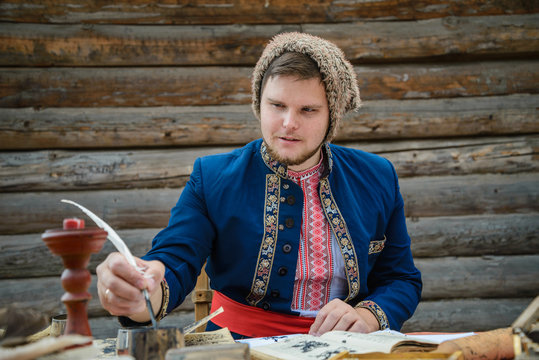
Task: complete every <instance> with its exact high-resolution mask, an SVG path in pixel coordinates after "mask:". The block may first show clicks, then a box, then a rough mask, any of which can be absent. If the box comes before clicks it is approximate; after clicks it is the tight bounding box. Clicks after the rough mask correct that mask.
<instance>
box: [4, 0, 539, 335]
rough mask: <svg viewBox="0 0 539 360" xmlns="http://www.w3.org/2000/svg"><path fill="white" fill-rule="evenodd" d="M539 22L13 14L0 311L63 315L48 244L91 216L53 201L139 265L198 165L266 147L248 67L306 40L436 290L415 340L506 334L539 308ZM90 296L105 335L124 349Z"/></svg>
mask: <svg viewBox="0 0 539 360" xmlns="http://www.w3.org/2000/svg"><path fill="white" fill-rule="evenodd" d="M538 24H539V4H538V3H537V2H536V1H499V0H491V1H485V0H466V1H456V0H422V1H414V0H402V1H395V0H379V1H365V0H355V1H346V2H342V1H330V0H321V1H316V2H311V1H302V0H286V1H284V0H272V1H270V0H265V1H264V2H261V1H258V2H255V1H247V0H219V1H214V0H212V1H207V0H200V1H188V0H183V1H157V2H149V1H146V0H129V1H126V0H114V1H112V2H96V1H88V0H86V1H85V0H78V1H77V0H56V1H48V0H42V1H37V2H35V1H29V0H5V1H2V2H1V3H0V192H1V193H0V259H1V261H0V289H1V291H0V306H6V305H8V304H16V305H18V306H20V307H25V308H34V309H36V310H38V311H41V312H43V313H46V314H48V315H53V314H55V313H58V312H61V311H62V304H61V303H60V296H61V294H62V293H63V291H62V289H61V284H60V279H59V275H60V273H61V271H62V265H61V262H60V260H59V259H58V258H56V257H54V256H52V255H51V254H50V253H49V251H48V249H47V248H46V247H45V245H44V244H43V242H42V241H41V238H40V235H41V233H42V232H43V231H44V230H45V229H49V228H55V227H59V226H60V225H61V222H62V219H63V218H64V217H68V216H74V215H77V216H81V214H80V213H79V212H78V211H76V210H75V209H74V208H73V207H70V206H68V205H65V204H62V203H60V199H63V198H67V199H72V200H75V201H77V202H80V203H82V204H84V205H85V206H87V207H89V208H90V209H92V210H94V211H95V212H96V213H97V214H98V215H100V216H101V217H102V218H104V219H105V220H106V221H107V222H109V223H110V224H111V225H112V226H114V227H115V228H117V229H118V230H119V233H120V234H121V235H122V236H123V237H124V239H125V240H126V241H127V242H128V244H129V246H130V247H131V248H132V249H133V252H134V253H135V255H139V256H140V255H143V254H144V253H145V252H146V251H147V249H148V248H149V246H150V242H151V239H152V237H153V236H154V235H155V234H156V233H157V231H159V229H160V228H162V227H164V226H165V225H166V223H167V220H168V216H169V210H170V208H171V207H172V206H173V205H174V204H175V202H176V200H177V198H178V196H179V194H180V193H181V190H182V188H183V186H184V185H185V183H186V181H187V180H188V178H189V174H190V172H191V169H192V164H193V161H194V160H195V158H197V157H199V156H203V155H207V154H213V153H217V152H222V151H227V150H229V149H232V148H235V147H238V146H241V145H243V144H245V143H247V142H248V141H250V140H253V139H256V138H258V137H259V136H260V132H259V125H258V122H257V121H256V120H255V118H254V116H253V115H252V113H251V110H250V105H249V104H250V74H251V70H252V67H253V66H254V63H255V62H256V60H257V58H258V57H259V55H260V54H261V52H262V49H263V47H264V45H265V44H266V43H267V41H268V40H269V39H270V38H271V37H272V36H273V35H275V34H277V33H279V32H283V31H302V32H308V33H311V34H314V35H319V36H322V37H325V38H327V39H329V40H332V41H334V42H335V43H336V44H338V45H339V46H340V47H341V48H342V49H343V50H344V52H345V53H346V55H347V56H348V58H349V59H350V60H351V61H352V62H353V64H354V66H355V70H356V72H357V75H358V80H359V85H360V88H361V95H362V98H363V100H364V103H365V105H364V107H363V108H362V109H361V110H360V111H359V112H357V113H355V114H352V115H351V116H349V117H347V118H346V119H345V120H344V122H343V126H342V128H341V130H340V133H339V135H338V137H337V140H336V142H338V143H340V144H345V145H348V146H351V147H354V148H360V149H364V150H367V151H371V152H374V153H378V154H380V155H382V156H385V157H387V158H388V159H389V160H391V161H392V162H393V163H394V164H395V166H396V169H397V172H398V174H399V177H400V181H401V189H402V193H403V196H404V198H405V202H406V214H407V221H408V228H409V233H410V235H411V237H412V239H413V245H412V246H413V252H414V255H415V257H416V263H417V266H418V267H419V268H420V269H421V271H422V273H423V280H424V292H423V298H422V301H421V303H420V305H419V307H418V310H417V311H416V313H415V314H414V316H413V317H412V318H411V319H410V320H409V321H408V322H407V323H406V324H405V326H404V328H403V331H429V330H430V331H481V330H489V329H494V328H499V327H505V326H509V325H510V324H511V323H512V321H513V320H515V319H516V318H517V316H518V315H519V314H520V312H521V311H523V310H524V308H525V307H526V306H527V305H528V303H529V302H530V301H531V300H532V298H533V297H535V296H536V295H537V294H538V293H539V281H537V279H538V278H539V235H538V233H539V205H538V204H539V201H538V200H539V199H538V197H539V161H538V159H539V156H538V149H539V121H538V115H539V106H538V105H539V85H538V84H539V71H538V69H539V26H538ZM81 217H83V216H81ZM87 222H88V223H91V221H90V220H88V219H87ZM112 250H113V248H112V246H111V245H110V244H107V245H106V246H105V248H104V249H103V251H101V253H99V254H97V255H95V256H93V257H92V260H91V263H90V269H91V270H92V272H94V271H95V266H96V265H97V264H98V263H99V262H100V261H102V260H103V259H104V258H105V257H106V255H107V254H108V253H109V252H110V251H112ZM91 290H92V293H93V294H94V298H93V299H92V300H91V301H90V304H89V313H90V316H91V324H92V328H93V329H94V336H96V337H107V336H115V331H116V328H117V327H118V325H117V323H116V322H115V321H114V320H113V319H112V318H110V317H108V316H107V314H106V312H105V311H104V310H103V309H102V308H101V307H100V305H99V302H98V300H97V296H96V290H95V277H94V281H93V283H92V286H91ZM192 309H193V305H192V303H191V302H190V301H189V300H187V301H186V302H185V303H184V304H183V305H182V306H181V307H180V309H179V310H177V311H175V312H173V313H172V314H171V315H170V316H169V318H168V320H167V321H168V322H169V323H173V324H186V323H187V322H189V321H190V320H191V319H192V317H193V315H192Z"/></svg>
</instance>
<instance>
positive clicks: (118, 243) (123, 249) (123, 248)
mask: <svg viewBox="0 0 539 360" xmlns="http://www.w3.org/2000/svg"><path fill="white" fill-rule="evenodd" d="M62 202H64V203H68V204H71V205H75V206H76V207H78V208H79V209H81V210H82V211H83V212H84V213H85V214H86V215H88V216H89V217H90V219H92V220H93V221H94V222H95V223H96V224H97V226H99V227H100V228H102V229H103V230H105V231H106V232H107V233H108V235H107V239H109V240H110V241H111V242H112V244H114V246H115V247H116V249H118V251H119V252H120V253H122V254H123V255H124V256H125V258H126V259H127V262H128V263H130V264H131V265H133V266H134V267H135V268H136V269H137V270H138V271H141V269H140V268H139V267H138V266H137V263H136V262H135V258H134V257H133V255H132V254H131V251H129V248H128V247H127V245H126V244H125V242H124V241H123V240H122V239H121V238H120V236H119V235H118V234H117V233H116V231H114V229H112V228H111V227H110V226H109V225H108V224H107V223H106V222H104V221H103V220H101V219H100V218H99V216H97V215H96V214H94V213H93V212H91V211H90V210H88V209H86V208H85V207H84V206H82V205H80V204H77V203H76V202H74V201H71V200H65V199H62Z"/></svg>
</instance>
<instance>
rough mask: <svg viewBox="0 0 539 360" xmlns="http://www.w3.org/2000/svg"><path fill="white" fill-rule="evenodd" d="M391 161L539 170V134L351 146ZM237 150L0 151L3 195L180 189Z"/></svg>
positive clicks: (427, 170)
mask: <svg viewBox="0 0 539 360" xmlns="http://www.w3.org/2000/svg"><path fill="white" fill-rule="evenodd" d="M348 146H349V147H351V148H357V149H362V150H365V151H370V152H375V153H378V154H380V155H382V156H384V157H386V158H387V159H389V160H390V161H391V162H392V163H393V164H394V166H395V168H396V170H397V173H398V175H399V177H401V178H405V177H411V176H434V175H437V176H443V175H469V174H486V173H502V174H516V173H524V172H534V171H539V161H537V160H536V157H537V151H536V149H539V136H538V135H530V136H518V137H502V138H469V139H466V138H465V139H457V140H452V139H448V140H423V141H398V142H382V143H352V144H348ZM232 149H233V147H225V148H215V147H204V148H188V149H174V150H171V149H167V150H138V151H136V150H130V151H117V150H114V151H93V152H75V151H53V150H50V151H39V152H4V153H0V191H3V192H11V191H50V190H55V191H56V190H61V191H68V190H91V189H96V190H103V189H127V188H155V187H182V186H185V184H186V182H187V181H188V180H189V175H190V174H191V171H192V165H193V163H194V161H195V159H196V158H198V157H201V156H206V155H210V154H216V153H221V152H227V151H231V150H232Z"/></svg>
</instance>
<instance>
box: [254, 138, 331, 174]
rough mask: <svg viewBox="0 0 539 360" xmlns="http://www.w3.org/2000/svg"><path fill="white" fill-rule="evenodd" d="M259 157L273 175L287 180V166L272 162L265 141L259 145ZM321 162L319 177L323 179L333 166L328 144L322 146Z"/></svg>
mask: <svg viewBox="0 0 539 360" xmlns="http://www.w3.org/2000/svg"><path fill="white" fill-rule="evenodd" d="M260 155H262V160H264V163H265V164H266V166H267V167H269V168H270V169H271V170H272V171H273V172H274V173H276V174H277V175H279V176H280V177H282V178H285V179H288V178H289V176H288V166H287V165H286V164H282V163H280V162H279V161H277V160H274V159H273V158H272V157H271V156H270V154H269V152H268V149H267V145H266V142H265V141H262V144H261V145H260ZM322 160H323V161H324V164H323V166H322V169H323V171H322V175H321V177H324V176H327V175H328V174H329V172H331V168H332V166H333V159H332V156H331V150H330V148H329V143H324V145H322ZM316 168H318V165H317V166H316ZM313 169H314V168H313Z"/></svg>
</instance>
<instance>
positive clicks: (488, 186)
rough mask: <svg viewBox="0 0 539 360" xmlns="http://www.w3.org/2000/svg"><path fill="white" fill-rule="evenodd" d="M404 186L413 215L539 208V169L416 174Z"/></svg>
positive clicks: (408, 208) (477, 212)
mask: <svg viewBox="0 0 539 360" xmlns="http://www.w3.org/2000/svg"><path fill="white" fill-rule="evenodd" d="M400 187H401V193H402V195H403V198H404V203H405V213H406V216H408V217H412V218H414V217H431V216H450V215H451V216H454V215H478V214H501V213H526V212H537V211H539V198H538V196H539V189H538V187H537V174H536V173H527V174H518V175H493V174H487V175H469V176H441V177H440V176H424V177H413V178H405V179H402V180H401V181H400Z"/></svg>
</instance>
